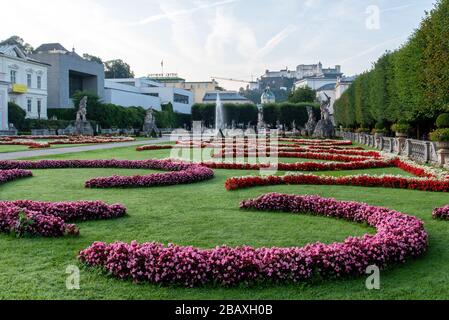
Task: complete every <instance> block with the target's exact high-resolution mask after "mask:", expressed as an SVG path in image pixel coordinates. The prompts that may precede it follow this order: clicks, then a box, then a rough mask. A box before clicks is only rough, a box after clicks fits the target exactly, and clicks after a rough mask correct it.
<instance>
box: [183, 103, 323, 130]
mask: <svg viewBox="0 0 449 320" xmlns="http://www.w3.org/2000/svg"><path fill="white" fill-rule="evenodd" d="M307 106H311V107H313V109H314V112H315V117H316V119H319V117H320V107H319V105H318V104H316V103H290V102H283V103H271V104H266V105H264V106H263V113H264V120H265V122H266V123H267V125H269V126H270V127H275V126H276V124H277V122H278V121H279V123H280V124H281V125H285V126H287V127H291V124H292V122H293V121H295V122H296V125H297V127H301V126H304V125H305V124H306V123H307V121H308V114H307ZM223 107H224V110H225V119H226V122H227V124H228V125H229V126H230V125H231V124H232V121H233V120H234V121H235V123H237V124H239V123H244V124H245V125H247V124H248V123H251V124H252V125H256V124H257V118H258V110H257V107H256V106H255V105H254V104H231V103H225V104H223ZM192 119H193V120H194V121H204V124H205V125H206V126H213V125H214V124H215V104H214V103H207V104H205V103H197V104H194V105H193V107H192Z"/></svg>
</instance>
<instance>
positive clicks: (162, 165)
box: [0, 160, 214, 188]
mask: <svg viewBox="0 0 449 320" xmlns="http://www.w3.org/2000/svg"><path fill="white" fill-rule="evenodd" d="M63 168H122V169H154V170H165V171H171V172H167V173H154V174H149V175H144V176H131V177H122V176H112V177H105V178H95V179H91V180H89V181H87V182H86V187H87V188H113V187H123V188H124V187H152V186H164V185H165V186H166V185H176V184H186V183H194V182H199V181H203V180H208V179H212V178H213V177H214V172H213V171H212V170H211V169H209V168H207V167H204V166H201V165H198V164H192V163H186V162H180V161H172V160H135V161H133V160H40V161H20V160H17V161H14V160H6V161H0V169H63Z"/></svg>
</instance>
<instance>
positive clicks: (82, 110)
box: [76, 97, 87, 122]
mask: <svg viewBox="0 0 449 320" xmlns="http://www.w3.org/2000/svg"><path fill="white" fill-rule="evenodd" d="M84 121H87V97H83V98H82V99H81V101H80V106H79V109H78V112H77V113H76V122H84Z"/></svg>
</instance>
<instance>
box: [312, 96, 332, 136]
mask: <svg viewBox="0 0 449 320" xmlns="http://www.w3.org/2000/svg"><path fill="white" fill-rule="evenodd" d="M324 96H325V97H326V99H325V100H322V102H321V106H320V109H321V120H320V121H318V124H317V125H316V128H315V131H314V133H313V137H315V138H327V139H328V138H332V137H334V136H335V129H334V124H333V122H332V120H331V115H330V111H329V108H330V105H331V98H330V97H329V96H328V95H327V94H325V93H324Z"/></svg>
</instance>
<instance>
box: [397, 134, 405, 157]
mask: <svg viewBox="0 0 449 320" xmlns="http://www.w3.org/2000/svg"><path fill="white" fill-rule="evenodd" d="M406 140H407V139H405V138H403V137H398V138H396V141H397V142H398V150H397V152H398V155H401V154H402V150H404V148H405V143H406Z"/></svg>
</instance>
